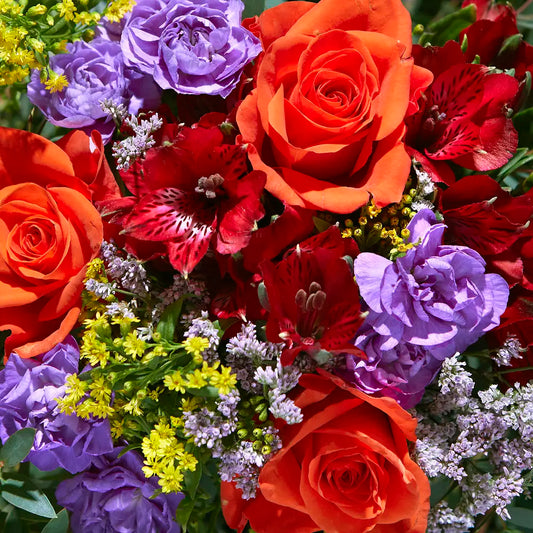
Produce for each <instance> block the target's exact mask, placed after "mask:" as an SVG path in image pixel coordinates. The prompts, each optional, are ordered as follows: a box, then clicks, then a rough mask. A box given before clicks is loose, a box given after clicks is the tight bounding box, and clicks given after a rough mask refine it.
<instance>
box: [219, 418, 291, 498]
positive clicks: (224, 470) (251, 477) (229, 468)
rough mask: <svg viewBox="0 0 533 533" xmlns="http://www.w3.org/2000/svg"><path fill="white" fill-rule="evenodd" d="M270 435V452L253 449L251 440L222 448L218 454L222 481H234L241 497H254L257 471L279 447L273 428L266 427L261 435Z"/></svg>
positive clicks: (278, 440) (257, 476)
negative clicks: (240, 491) (228, 447)
mask: <svg viewBox="0 0 533 533" xmlns="http://www.w3.org/2000/svg"><path fill="white" fill-rule="evenodd" d="M266 434H269V435H271V443H270V445H269V446H270V448H271V450H272V451H271V453H269V454H266V455H265V454H263V453H260V452H257V451H255V450H254V449H253V443H252V442H251V441H246V440H245V441H241V442H240V443H238V444H237V445H236V446H235V447H233V448H231V449H227V450H224V452H223V453H222V454H220V456H219V459H220V463H219V468H218V472H219V475H220V479H221V480H222V481H234V482H235V485H236V487H237V488H238V489H241V490H242V493H243V496H242V497H243V499H245V500H249V499H251V498H254V497H255V493H256V490H257V486H258V483H259V473H260V472H261V468H262V466H263V465H264V464H265V463H266V462H267V461H268V460H269V459H270V458H271V457H272V456H273V455H274V453H275V452H276V451H278V450H280V449H281V447H282V444H281V439H280V438H279V437H278V432H277V430H276V429H275V428H273V427H270V428H266V429H265V430H264V431H263V435H266Z"/></svg>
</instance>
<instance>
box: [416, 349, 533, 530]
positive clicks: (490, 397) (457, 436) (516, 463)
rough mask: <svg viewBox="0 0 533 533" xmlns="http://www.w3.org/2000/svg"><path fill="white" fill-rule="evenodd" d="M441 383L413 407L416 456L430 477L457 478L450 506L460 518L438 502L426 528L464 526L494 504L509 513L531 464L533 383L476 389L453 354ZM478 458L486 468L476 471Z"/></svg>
mask: <svg viewBox="0 0 533 533" xmlns="http://www.w3.org/2000/svg"><path fill="white" fill-rule="evenodd" d="M439 386H440V389H441V390H440V392H441V393H440V394H438V395H437V396H436V398H435V399H434V401H431V402H429V403H424V402H422V403H421V404H419V406H418V407H417V413H416V414H417V417H418V427H417V437H418V440H417V443H416V452H415V453H416V460H417V462H418V464H419V465H420V467H421V468H422V470H424V472H425V473H426V474H427V475H428V477H430V478H435V477H439V476H445V477H447V478H449V479H451V480H454V481H455V482H456V483H457V484H458V487H459V488H460V489H461V499H460V501H459V505H458V507H457V508H455V509H454V511H453V512H454V513H456V512H458V513H459V514H458V516H459V517H461V520H460V521H459V522H458V523H455V522H454V519H453V518H452V517H451V515H450V513H449V512H448V509H447V507H446V505H445V504H444V503H443V502H441V504H439V505H438V506H437V507H435V508H434V510H432V511H431V513H430V517H429V526H428V532H435V533H448V532H450V533H452V532H453V533H455V532H459V531H461V532H463V531H467V529H468V528H466V529H461V527H466V526H465V525H464V524H467V523H468V524H472V525H473V524H474V517H475V516H477V515H480V514H484V513H486V512H487V511H488V510H489V509H492V508H494V509H495V511H496V513H497V514H498V515H500V517H501V518H503V519H504V520H505V519H508V518H509V514H508V511H507V510H506V508H507V506H509V505H510V504H511V503H512V501H513V500H514V499H515V498H516V497H517V496H519V495H521V494H523V492H524V490H525V487H524V478H523V472H524V471H529V470H531V469H532V467H533V439H532V437H533V384H527V385H525V386H520V385H519V384H515V385H514V387H511V388H509V389H508V390H507V391H505V392H502V391H501V390H500V389H499V388H498V387H497V386H496V385H491V386H490V387H488V388H487V389H485V390H481V391H479V392H477V393H476V394H474V393H473V380H472V377H471V375H470V373H469V372H468V371H467V370H466V368H465V364H464V363H462V362H460V361H458V359H457V357H455V356H454V357H452V358H450V359H449V360H447V361H446V362H445V366H444V367H443V372H442V374H441V376H440V379H439ZM480 460H481V461H485V462H487V461H488V464H490V465H491V470H490V471H489V472H485V473H480V472H479V469H478V468H477V467H476V463H477V462H478V461H480ZM459 509H460V512H459V511H458V510H459ZM466 518H468V520H466ZM468 527H471V526H468Z"/></svg>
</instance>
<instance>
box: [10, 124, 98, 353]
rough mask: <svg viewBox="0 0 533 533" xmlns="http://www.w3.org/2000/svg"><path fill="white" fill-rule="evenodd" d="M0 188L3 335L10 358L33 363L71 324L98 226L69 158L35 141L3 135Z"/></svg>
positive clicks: (94, 251) (35, 138)
mask: <svg viewBox="0 0 533 533" xmlns="http://www.w3.org/2000/svg"><path fill="white" fill-rule="evenodd" d="M78 156H79V157H81V154H78ZM91 159H92V155H91V154H90V153H89V154H87V161H90V160H91ZM0 183H1V185H2V188H1V189H0V242H2V243H3V245H2V246H1V247H0V329H1V330H11V335H10V336H9V337H8V338H7V340H6V343H5V353H6V354H7V355H9V354H10V353H11V352H13V351H16V352H17V353H18V354H19V355H20V356H21V357H33V356H35V355H38V354H41V353H44V352H46V351H48V350H50V349H51V348H52V347H53V346H54V345H55V344H57V343H58V342H61V341H62V340H63V339H64V338H65V337H66V335H67V334H68V333H69V332H70V330H71V329H72V328H73V327H74V325H75V324H76V320H77V318H78V316H79V312H80V305H81V298H80V295H81V291H82V289H83V278H84V276H85V266H86V265H87V263H88V262H89V261H91V260H92V259H94V257H96V255H97V254H98V251H99V249H100V245H101V242H102V221H101V219H100V215H99V214H98V212H97V211H96V209H95V208H94V207H93V205H92V203H91V202H90V200H89V198H90V192H89V188H88V187H87V185H86V184H85V183H84V182H83V181H82V180H81V179H79V178H78V177H77V176H76V174H75V172H74V166H73V163H72V161H71V159H70V158H69V156H68V155H67V154H66V153H65V152H64V151H63V150H62V149H61V148H59V147H58V146H57V145H55V144H54V143H52V142H50V141H48V140H46V139H44V138H42V137H40V136H38V135H34V134H32V133H29V132H26V131H20V130H11V129H5V128H1V129H0Z"/></svg>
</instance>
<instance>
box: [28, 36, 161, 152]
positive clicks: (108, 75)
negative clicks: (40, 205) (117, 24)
mask: <svg viewBox="0 0 533 533" xmlns="http://www.w3.org/2000/svg"><path fill="white" fill-rule="evenodd" d="M67 50H68V52H67V53H66V54H58V55H55V56H53V57H52V58H51V59H50V68H51V69H52V70H53V71H54V72H55V73H56V74H57V75H64V76H65V77H66V79H67V81H68V86H67V87H65V88H64V89H63V90H61V91H57V92H53V93H51V92H50V91H49V90H47V89H46V88H45V85H44V83H42V82H41V78H40V72H39V71H36V70H35V71H33V73H32V76H31V82H30V83H29V84H28V98H29V100H30V101H31V102H32V103H33V104H34V105H36V106H37V107H38V108H39V109H40V110H41V111H42V112H43V114H44V115H45V116H46V118H47V120H48V121H49V122H51V123H52V124H54V125H56V126H61V127H64V128H71V129H74V128H77V129H81V130H83V131H85V132H86V133H88V134H90V133H91V131H92V130H93V129H95V130H98V131H99V132H100V133H101V134H102V138H103V140H104V143H106V142H107V141H109V139H110V138H111V136H112V134H113V131H114V130H115V123H114V121H113V118H112V117H111V116H110V114H109V113H108V112H107V111H104V109H103V108H102V102H104V101H112V102H113V103H114V104H115V105H117V106H118V105H120V104H124V105H125V106H126V107H127V110H128V112H129V113H132V114H136V113H137V112H138V111H139V110H140V109H141V108H155V107H157V106H158V105H159V102H160V89H159V88H158V87H157V85H156V84H155V83H154V82H153V80H152V79H151V78H150V77H149V76H146V75H144V74H142V73H140V72H138V71H136V70H134V69H130V68H128V67H126V66H125V65H124V62H123V58H122V52H121V49H120V45H119V43H118V42H116V41H111V40H107V39H104V38H97V39H94V40H93V41H91V42H90V43H87V42H85V41H76V42H74V43H71V44H68V45H67Z"/></svg>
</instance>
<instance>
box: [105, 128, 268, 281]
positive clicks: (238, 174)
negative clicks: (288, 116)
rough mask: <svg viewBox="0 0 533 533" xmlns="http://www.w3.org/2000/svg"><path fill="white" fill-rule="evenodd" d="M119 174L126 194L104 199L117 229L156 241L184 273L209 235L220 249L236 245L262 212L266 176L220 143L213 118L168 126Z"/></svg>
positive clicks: (241, 154)
mask: <svg viewBox="0 0 533 533" xmlns="http://www.w3.org/2000/svg"><path fill="white" fill-rule="evenodd" d="M167 130H168V131H167V132H163V134H162V136H161V144H160V145H159V146H157V147H154V148H151V149H150V150H148V152H147V153H146V157H145V158H144V160H142V161H140V162H137V163H136V164H135V165H134V166H133V167H132V168H131V169H130V171H128V172H126V173H124V174H123V179H124V182H125V184H126V186H127V187H128V189H129V190H130V192H131V193H132V194H133V195H134V197H133V198H132V197H126V198H123V199H121V200H119V201H115V202H111V203H110V204H108V206H107V210H108V211H118V212H119V214H118V216H117V215H116V214H115V216H114V218H113V221H115V222H117V221H119V222H120V223H121V224H122V226H123V232H124V233H126V234H127V235H129V236H131V237H135V238H136V239H140V240H144V241H156V242H161V243H164V244H165V246H166V249H167V253H168V257H169V260H170V263H171V264H172V266H173V267H174V268H175V269H176V270H178V271H180V272H181V273H182V274H184V275H187V274H188V273H189V272H190V271H191V270H192V269H193V268H194V267H195V266H196V265H197V264H198V262H199V261H200V260H201V259H202V257H203V256H204V255H205V253H206V252H207V249H208V247H209V243H210V242H211V241H213V243H214V248H215V249H216V250H217V251H218V252H219V253H222V254H232V253H235V252H238V251H239V250H241V249H242V248H243V247H245V246H246V245H247V243H248V242H249V240H250V237H251V233H252V230H253V227H254V224H255V223H256V221H257V220H259V219H261V218H262V217H263V215H264V210H263V207H262V205H261V201H260V196H261V193H262V191H263V188H264V184H265V180H266V177H265V175H264V173H263V172H260V171H254V172H251V173H247V166H246V152H245V150H244V149H243V148H242V147H240V146H235V145H232V144H226V143H225V138H224V135H223V133H222V131H221V130H220V128H218V127H216V126H208V127H197V128H187V127H182V128H179V129H178V130H177V131H176V132H174V131H172V130H173V127H172V126H170V125H169V126H168V128H167Z"/></svg>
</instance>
